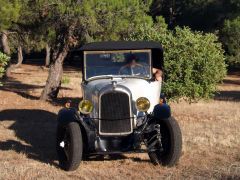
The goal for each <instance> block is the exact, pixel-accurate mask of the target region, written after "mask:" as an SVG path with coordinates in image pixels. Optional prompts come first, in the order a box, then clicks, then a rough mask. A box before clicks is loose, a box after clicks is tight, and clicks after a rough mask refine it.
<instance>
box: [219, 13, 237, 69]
mask: <svg viewBox="0 0 240 180" xmlns="http://www.w3.org/2000/svg"><path fill="white" fill-rule="evenodd" d="M220 36H221V40H222V43H223V45H224V47H225V49H226V53H227V63H228V64H229V65H230V66H237V65H240V16H239V17H237V18H236V19H233V20H225V22H224V26H223V28H222V30H221V31H220Z"/></svg>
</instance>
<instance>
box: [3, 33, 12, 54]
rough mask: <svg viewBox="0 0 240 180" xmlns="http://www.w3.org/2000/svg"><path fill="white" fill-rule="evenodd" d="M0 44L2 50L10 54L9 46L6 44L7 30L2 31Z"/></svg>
mask: <svg viewBox="0 0 240 180" xmlns="http://www.w3.org/2000/svg"><path fill="white" fill-rule="evenodd" d="M2 46H3V52H4V53H5V54H7V55H10V53H11V52H10V47H9V45H8V32H7V31H2Z"/></svg>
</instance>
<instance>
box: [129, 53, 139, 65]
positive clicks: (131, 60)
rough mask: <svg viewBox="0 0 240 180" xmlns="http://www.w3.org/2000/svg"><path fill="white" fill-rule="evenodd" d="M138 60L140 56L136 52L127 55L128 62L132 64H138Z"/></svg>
mask: <svg viewBox="0 0 240 180" xmlns="http://www.w3.org/2000/svg"><path fill="white" fill-rule="evenodd" d="M137 61H138V58H137V56H136V55H134V54H129V55H128V56H127V57H126V63H127V64H130V65H134V64H136V63H137Z"/></svg>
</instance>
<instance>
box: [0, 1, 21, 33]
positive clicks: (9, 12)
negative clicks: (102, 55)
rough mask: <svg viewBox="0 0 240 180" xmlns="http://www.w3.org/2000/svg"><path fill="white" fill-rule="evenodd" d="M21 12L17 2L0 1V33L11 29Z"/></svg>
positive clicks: (19, 4)
mask: <svg viewBox="0 0 240 180" xmlns="http://www.w3.org/2000/svg"><path fill="white" fill-rule="evenodd" d="M20 10H21V3H20V1H19V0H0V14H1V15H0V31H2V30H6V29H8V28H9V27H11V25H12V23H14V22H17V20H18V18H19V13H20Z"/></svg>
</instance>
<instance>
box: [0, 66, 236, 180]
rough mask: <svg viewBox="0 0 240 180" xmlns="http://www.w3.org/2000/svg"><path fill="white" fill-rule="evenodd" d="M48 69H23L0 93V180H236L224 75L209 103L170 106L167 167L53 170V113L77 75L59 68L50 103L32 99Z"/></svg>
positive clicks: (122, 161)
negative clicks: (176, 131)
mask: <svg viewBox="0 0 240 180" xmlns="http://www.w3.org/2000/svg"><path fill="white" fill-rule="evenodd" d="M47 72H48V70H47V69H45V68H42V67H40V66H32V65H23V66H22V67H21V68H19V69H16V70H15V71H14V72H13V73H12V77H11V78H10V79H9V80H8V81H6V82H5V86H4V87H1V88H0V179H4V180H6V179H110V178H111V179H161V178H169V179H209V178H212V179H240V76H239V75H231V76H228V77H227V78H226V79H225V81H224V84H223V85H221V86H220V87H219V90H220V94H219V95H217V96H216V98H215V100H211V101H208V102H202V101H201V102H199V103H195V104H188V103H186V102H180V103H179V104H177V103H172V104H171V106H172V109H173V114H174V116H175V117H176V119H177V120H178V121H179V124H180V126H181V129H182V133H183V152H182V156H181V159H180V162H179V164H178V165H177V166H176V167H173V168H164V167H161V166H160V167H159V166H153V165H152V164H151V163H150V162H149V159H148V156H147V155H146V154H131V155H125V154H124V155H122V156H119V157H118V156H115V157H111V158H109V157H106V158H104V159H101V158H95V159H91V160H89V161H83V162H82V163H81V165H80V168H79V169H78V170H76V171H74V172H64V171H62V170H61V169H59V168H58V164H57V160H56V152H55V147H54V143H55V128H56V120H55V119H56V113H57V112H58V110H59V109H60V108H61V106H62V105H63V104H64V103H65V102H66V100H67V99H71V100H72V101H73V102H76V103H77V102H78V101H79V97H81V89H80V86H79V84H80V77H81V75H80V73H78V72H77V71H74V70H72V69H71V68H67V69H65V77H66V78H65V80H64V81H65V82H64V83H63V88H62V89H61V91H60V94H59V99H58V100H57V101H55V102H54V103H48V102H41V101H39V100H38V97H39V96H40V93H41V90H42V88H43V87H44V84H45V82H46V78H47Z"/></svg>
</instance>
